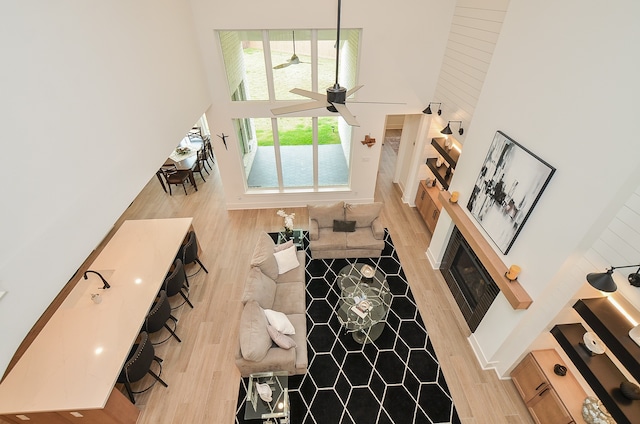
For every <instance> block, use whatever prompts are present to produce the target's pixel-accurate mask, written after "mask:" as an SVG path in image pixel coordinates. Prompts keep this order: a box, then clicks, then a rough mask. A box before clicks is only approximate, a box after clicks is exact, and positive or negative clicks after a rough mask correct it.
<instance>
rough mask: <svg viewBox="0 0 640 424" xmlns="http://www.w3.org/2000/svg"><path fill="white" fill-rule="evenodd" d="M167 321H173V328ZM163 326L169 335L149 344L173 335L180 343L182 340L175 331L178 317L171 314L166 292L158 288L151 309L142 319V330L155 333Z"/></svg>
mask: <svg viewBox="0 0 640 424" xmlns="http://www.w3.org/2000/svg"><path fill="white" fill-rule="evenodd" d="M169 321H173V328H171V327H170V326H169V324H168V322H169ZM163 328H166V329H167V330H168V331H169V335H168V336H167V337H166V338H164V339H162V340H160V341H159V342H155V343H151V344H153V345H154V346H155V345H159V344H162V343H164V342H166V341H167V340H169V339H170V338H171V337H174V338H175V339H176V340H177V341H178V342H180V343H181V342H182V340H180V337H178V335H177V334H176V332H175V330H176V328H178V319H177V318H176V317H174V316H173V315H171V305H170V304H169V298H168V297H167V292H166V291H164V290H160V293H158V297H157V298H156V300H155V302H154V303H153V306H152V307H151V310H150V311H149V313H148V314H147V317H146V318H145V320H144V331H146V332H147V333H148V334H153V333H157V332H158V331H160V330H162V329H163Z"/></svg>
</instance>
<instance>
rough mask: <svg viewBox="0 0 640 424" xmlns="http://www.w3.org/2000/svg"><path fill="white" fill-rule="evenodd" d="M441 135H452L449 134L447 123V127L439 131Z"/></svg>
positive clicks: (449, 128)
mask: <svg viewBox="0 0 640 424" xmlns="http://www.w3.org/2000/svg"><path fill="white" fill-rule="evenodd" d="M440 133H441V134H453V132H451V127H450V126H449V123H448V122H447V126H446V127H444V128H443V129H442V130H440Z"/></svg>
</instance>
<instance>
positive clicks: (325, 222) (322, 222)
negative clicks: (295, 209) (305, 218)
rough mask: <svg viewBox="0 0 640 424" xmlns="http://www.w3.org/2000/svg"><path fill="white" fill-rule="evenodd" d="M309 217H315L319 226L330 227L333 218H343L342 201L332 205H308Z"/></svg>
mask: <svg viewBox="0 0 640 424" xmlns="http://www.w3.org/2000/svg"><path fill="white" fill-rule="evenodd" d="M307 209H308V210H309V218H310V219H315V220H316V221H317V222H318V227H320V228H331V226H332V225H333V220H334V219H344V202H338V203H334V204H333V205H317V206H314V205H309V206H307Z"/></svg>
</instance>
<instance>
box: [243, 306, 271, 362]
mask: <svg viewBox="0 0 640 424" xmlns="http://www.w3.org/2000/svg"><path fill="white" fill-rule="evenodd" d="M267 324H268V322H267V317H266V315H265V314H264V311H263V309H262V308H261V307H260V305H258V302H256V301H255V300H251V301H249V302H247V303H246V304H245V305H244V309H243V310H242V315H241V316H240V329H239V335H240V351H241V352H242V357H243V358H244V359H246V360H248V361H261V360H262V359H264V357H265V356H267V352H268V351H269V349H271V345H272V344H273V342H272V340H271V336H269V332H267Z"/></svg>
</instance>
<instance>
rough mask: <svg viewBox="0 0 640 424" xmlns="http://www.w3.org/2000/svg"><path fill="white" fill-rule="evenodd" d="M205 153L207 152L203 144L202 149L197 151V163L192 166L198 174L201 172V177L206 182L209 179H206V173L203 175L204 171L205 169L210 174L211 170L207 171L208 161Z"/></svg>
mask: <svg viewBox="0 0 640 424" xmlns="http://www.w3.org/2000/svg"><path fill="white" fill-rule="evenodd" d="M204 154H205V152H204V146H203V147H202V149H200V150H198V152H197V159H196V163H194V164H193V166H192V167H191V171H193V172H197V173H198V174H200V178H202V181H204V182H205V183H206V182H207V180H205V179H204V175H202V171H203V170H204V172H206V173H207V175H209V171H207V166H206V163H207V161H206V159H205V156H204Z"/></svg>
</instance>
